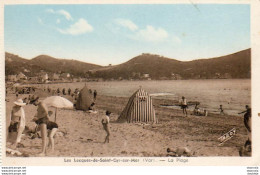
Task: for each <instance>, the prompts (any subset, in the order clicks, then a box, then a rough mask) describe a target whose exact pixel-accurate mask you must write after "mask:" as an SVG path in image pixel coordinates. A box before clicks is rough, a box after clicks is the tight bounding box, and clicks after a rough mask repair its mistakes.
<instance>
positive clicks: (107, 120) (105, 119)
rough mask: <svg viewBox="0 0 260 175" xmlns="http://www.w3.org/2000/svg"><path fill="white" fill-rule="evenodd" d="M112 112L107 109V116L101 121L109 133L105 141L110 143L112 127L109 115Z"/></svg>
mask: <svg viewBox="0 0 260 175" xmlns="http://www.w3.org/2000/svg"><path fill="white" fill-rule="evenodd" d="M110 114H111V112H110V111H106V116H105V117H104V118H103V119H102V120H101V123H102V125H103V128H104V130H105V131H106V133H107V136H106V138H105V141H104V143H106V142H107V143H109V136H110V129H109V116H110Z"/></svg>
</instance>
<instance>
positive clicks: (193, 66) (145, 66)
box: [5, 49, 251, 80]
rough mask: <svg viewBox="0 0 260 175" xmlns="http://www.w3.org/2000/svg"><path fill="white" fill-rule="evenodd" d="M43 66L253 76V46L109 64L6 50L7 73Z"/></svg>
mask: <svg viewBox="0 0 260 175" xmlns="http://www.w3.org/2000/svg"><path fill="white" fill-rule="evenodd" d="M41 70H43V71H45V72H48V73H63V72H66V73H70V74H72V75H74V76H78V77H84V76H88V77H90V78H103V79H105V80H106V79H107V80H110V79H157V80H158V79H212V78H251V49H246V50H243V51H240V52H237V53H233V54H230V55H226V56H222V57H216V58H210V59H198V60H193V61H178V60H176V59H171V58H166V57H163V56H159V55H152V54H142V55H139V56H136V57H134V58H132V59H131V60H129V61H127V62H125V63H123V64H119V65H115V66H108V67H102V66H99V65H95V64H90V63H85V62H80V61H76V60H67V59H57V58H53V57H50V56H47V55H40V56H37V57H35V58H33V59H31V60H27V59H24V58H21V57H19V56H18V55H13V54H10V53H6V54H5V73H6V75H11V74H18V73H19V72H24V74H25V75H27V76H34V75H36V74H37V73H39V72H40V71H41Z"/></svg>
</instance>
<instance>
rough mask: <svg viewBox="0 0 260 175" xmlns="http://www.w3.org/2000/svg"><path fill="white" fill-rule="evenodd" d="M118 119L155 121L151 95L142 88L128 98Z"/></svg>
mask: <svg viewBox="0 0 260 175" xmlns="http://www.w3.org/2000/svg"><path fill="white" fill-rule="evenodd" d="M118 121H127V122H128V123H131V122H143V123H157V120H156V117H155V110H154V107H153V103H152V98H151V96H150V95H149V94H148V93H147V92H146V91H144V90H143V89H142V88H140V89H138V90H137V91H136V92H135V93H134V94H133V95H132V96H131V97H130V99H129V101H128V103H127V105H126V107H125V108H124V110H123V112H122V113H121V114H120V116H119V118H118Z"/></svg>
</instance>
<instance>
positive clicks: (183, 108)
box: [181, 96, 188, 117]
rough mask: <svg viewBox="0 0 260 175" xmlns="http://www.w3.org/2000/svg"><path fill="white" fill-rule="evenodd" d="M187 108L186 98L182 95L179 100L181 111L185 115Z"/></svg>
mask: <svg viewBox="0 0 260 175" xmlns="http://www.w3.org/2000/svg"><path fill="white" fill-rule="evenodd" d="M187 108H188V105H187V100H186V98H185V97H184V96H183V97H182V100H181V109H182V112H183V114H184V115H185V116H186V117H187V115H188V113H187Z"/></svg>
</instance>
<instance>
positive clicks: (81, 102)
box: [76, 86, 93, 111]
mask: <svg viewBox="0 0 260 175" xmlns="http://www.w3.org/2000/svg"><path fill="white" fill-rule="evenodd" d="M92 101H93V99H92V94H91V91H90V89H88V88H87V86H84V88H83V89H81V90H80V92H79V96H78V98H77V103H76V109H77V110H83V111H86V110H88V108H89V107H90V105H91V103H92Z"/></svg>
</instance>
